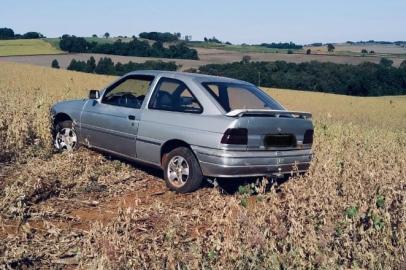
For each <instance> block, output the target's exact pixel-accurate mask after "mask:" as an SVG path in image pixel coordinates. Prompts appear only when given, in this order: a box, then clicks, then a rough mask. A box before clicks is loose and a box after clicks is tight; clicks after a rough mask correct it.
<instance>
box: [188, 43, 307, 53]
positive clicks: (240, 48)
mask: <svg viewBox="0 0 406 270" xmlns="http://www.w3.org/2000/svg"><path fill="white" fill-rule="evenodd" d="M188 45H189V46H191V47H196V48H205V49H219V50H225V51H234V52H242V53H288V51H289V50H288V49H274V48H267V47H263V46H258V45H248V44H241V45H234V44H231V45H229V44H224V43H221V44H220V43H214V42H203V41H193V42H188ZM291 51H292V52H294V53H300V52H301V53H303V50H291Z"/></svg>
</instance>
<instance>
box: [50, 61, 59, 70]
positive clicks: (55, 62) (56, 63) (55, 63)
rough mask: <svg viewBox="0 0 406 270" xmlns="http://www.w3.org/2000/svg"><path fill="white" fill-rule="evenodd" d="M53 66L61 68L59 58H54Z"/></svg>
mask: <svg viewBox="0 0 406 270" xmlns="http://www.w3.org/2000/svg"><path fill="white" fill-rule="evenodd" d="M51 67H53V68H60V66H59V63H58V60H56V59H54V60H52V63H51Z"/></svg>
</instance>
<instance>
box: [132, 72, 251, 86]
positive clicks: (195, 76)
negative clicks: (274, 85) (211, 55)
mask: <svg viewBox="0 0 406 270" xmlns="http://www.w3.org/2000/svg"><path fill="white" fill-rule="evenodd" d="M126 75H150V76H161V77H165V76H166V77H170V78H175V79H179V80H194V81H197V82H200V83H202V82H229V83H240V84H250V85H251V83H248V82H245V81H241V80H237V79H232V78H227V77H221V76H212V75H205V74H200V73H188V72H179V71H165V70H137V71H132V72H129V73H127V74H126Z"/></svg>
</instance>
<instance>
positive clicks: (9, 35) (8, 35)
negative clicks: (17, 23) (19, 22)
mask: <svg viewBox="0 0 406 270" xmlns="http://www.w3.org/2000/svg"><path fill="white" fill-rule="evenodd" d="M37 38H44V35H42V34H41V33H39V32H27V33H25V34H22V35H21V34H16V33H14V30H13V29H11V28H7V27H3V28H0V40H7V39H37Z"/></svg>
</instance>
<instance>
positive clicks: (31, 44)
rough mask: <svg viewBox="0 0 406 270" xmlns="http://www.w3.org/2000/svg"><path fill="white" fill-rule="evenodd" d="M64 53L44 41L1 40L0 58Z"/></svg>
mask: <svg viewBox="0 0 406 270" xmlns="http://www.w3.org/2000/svg"><path fill="white" fill-rule="evenodd" d="M59 53H62V51H60V50H59V49H56V48H55V47H54V46H52V45H51V44H50V43H48V42H46V41H44V40H42V39H16V40H0V56H12V55H38V54H59Z"/></svg>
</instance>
